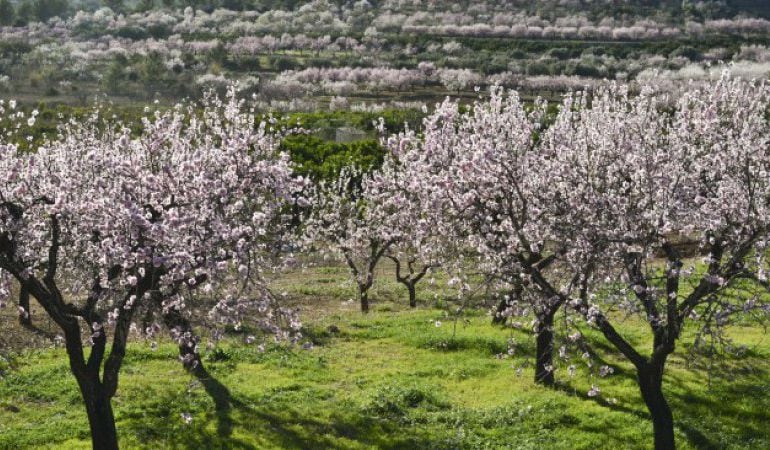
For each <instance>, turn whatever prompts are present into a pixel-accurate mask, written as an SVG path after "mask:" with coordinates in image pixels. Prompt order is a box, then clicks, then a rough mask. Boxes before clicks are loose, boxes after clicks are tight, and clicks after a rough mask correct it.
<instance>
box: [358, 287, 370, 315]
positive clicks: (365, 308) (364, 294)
mask: <svg viewBox="0 0 770 450" xmlns="http://www.w3.org/2000/svg"><path fill="white" fill-rule="evenodd" d="M358 298H359V299H360V300H361V312H362V313H364V314H368V313H369V290H368V289H364V288H363V287H362V286H359V287H358Z"/></svg>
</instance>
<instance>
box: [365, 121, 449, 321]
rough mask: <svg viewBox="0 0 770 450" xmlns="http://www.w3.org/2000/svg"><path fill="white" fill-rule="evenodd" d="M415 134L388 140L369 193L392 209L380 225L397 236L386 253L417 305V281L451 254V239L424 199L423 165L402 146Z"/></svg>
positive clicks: (400, 280)
mask: <svg viewBox="0 0 770 450" xmlns="http://www.w3.org/2000/svg"><path fill="white" fill-rule="evenodd" d="M407 136H411V137H414V133H413V132H412V131H410V130H408V129H407V130H406V131H405V132H403V133H401V134H399V135H397V136H393V137H391V138H389V139H388V140H387V141H386V142H385V146H386V147H387V148H389V150H390V152H389V154H388V155H386V158H385V161H384V163H383V165H382V167H381V168H380V169H378V170H377V171H375V172H374V173H372V176H371V177H370V181H369V183H368V189H367V195H368V196H369V197H374V198H376V199H378V200H377V201H379V202H380V203H381V204H383V208H384V209H386V210H388V211H390V213H389V214H387V215H384V216H383V217H382V219H383V221H382V222H381V223H380V224H379V226H380V227H381V228H382V229H383V231H386V232H389V233H390V234H391V235H392V236H393V237H397V239H396V240H395V241H394V242H393V244H392V245H391V247H390V248H389V249H388V251H387V252H386V253H385V257H387V258H388V259H390V260H392V261H393V263H394V264H395V266H396V273H395V275H396V281H397V282H399V283H401V284H402V285H404V287H405V288H406V290H407V292H408V295H409V306H410V307H412V308H415V307H416V306H417V288H416V286H417V283H419V282H420V281H422V280H423V279H424V278H425V276H426V275H428V274H429V273H431V271H433V270H434V269H436V268H438V267H440V266H441V265H442V264H441V262H442V260H443V259H444V258H445V257H447V256H448V255H451V252H450V251H449V249H450V248H451V247H452V245H451V242H450V241H449V240H447V239H445V237H444V236H442V235H441V233H440V232H439V230H438V228H437V227H436V226H435V225H436V223H435V221H434V220H433V219H434V217H435V216H436V211H432V210H430V208H428V207H426V205H428V204H429V202H427V201H425V199H424V198H423V195H422V193H423V191H424V189H423V186H422V183H423V181H424V180H423V179H422V174H421V173H419V172H417V171H416V170H420V169H421V168H420V166H419V165H417V164H412V161H410V158H412V157H414V156H415V155H416V152H409V151H407V150H406V146H405V145H403V144H404V143H406V142H409V140H408V139H407Z"/></svg>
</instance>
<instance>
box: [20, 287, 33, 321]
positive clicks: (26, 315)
mask: <svg viewBox="0 0 770 450" xmlns="http://www.w3.org/2000/svg"><path fill="white" fill-rule="evenodd" d="M19 307H20V308H22V309H23V310H24V312H19V324H21V325H22V326H24V327H29V326H32V312H31V311H30V309H29V291H28V290H27V288H25V287H24V286H21V288H20V290H19Z"/></svg>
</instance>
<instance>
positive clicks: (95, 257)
mask: <svg viewBox="0 0 770 450" xmlns="http://www.w3.org/2000/svg"><path fill="white" fill-rule="evenodd" d="M202 106H203V109H202V111H201V112H199V111H197V110H195V109H194V108H192V107H191V108H190V109H188V110H185V109H184V108H182V107H178V108H176V109H174V110H172V111H170V112H167V113H163V114H161V113H156V114H155V115H154V116H152V117H150V118H147V119H145V120H144V123H143V128H144V130H143V131H142V132H141V133H140V135H139V136H132V134H131V132H130V131H129V130H128V129H127V128H124V127H120V126H112V125H111V124H109V123H108V122H105V121H102V120H101V119H100V118H99V116H98V114H94V116H93V117H92V118H91V120H89V121H87V123H86V124H84V125H76V124H72V123H71V124H69V125H67V126H65V127H64V128H63V129H62V130H61V132H60V135H59V137H58V138H56V139H54V140H51V141H49V142H47V143H46V144H44V145H42V146H41V147H40V148H38V149H37V150H36V151H34V152H29V153H21V152H19V151H18V150H17V148H16V146H15V145H14V144H11V143H7V142H0V173H2V179H1V180H0V278H2V279H3V280H4V282H3V283H0V285H2V286H3V287H2V288H0V291H1V292H2V294H3V296H2V297H0V302H8V301H12V299H10V298H9V293H10V290H9V289H8V288H7V287H6V286H7V280H8V277H10V278H12V279H13V280H15V282H16V283H18V284H19V285H20V286H21V288H22V289H23V290H24V291H26V292H27V293H28V294H29V295H30V296H31V297H32V298H33V299H34V300H35V301H36V302H37V303H38V304H39V305H40V306H41V307H42V309H43V310H44V311H45V312H46V314H47V315H48V316H50V318H51V319H52V320H53V322H54V323H55V324H56V325H57V326H58V327H59V328H60V329H61V332H62V334H63V337H64V343H65V347H66V351H67V354H68V356H69V364H70V368H71V371H72V373H73V375H74V376H75V378H76V380H77V382H78V386H79V388H80V391H81V394H82V396H83V400H84V402H85V406H86V411H87V413H88V418H89V423H90V428H91V435H92V439H93V445H94V448H99V449H110V448H117V445H118V441H117V434H116V430H115V423H114V418H113V413H112V406H111V399H112V397H113V396H114V395H115V392H116V390H117V388H118V378H119V374H120V368H121V365H122V363H123V359H124V356H125V354H126V344H127V341H128V338H129V335H130V334H131V333H130V331H131V328H132V324H133V323H134V319H135V318H136V317H137V316H138V315H139V314H140V313H141V312H142V311H145V310H147V309H152V308H159V309H160V310H162V313H163V317H164V320H165V321H166V323H167V324H168V325H169V326H172V327H175V326H177V325H180V322H178V321H175V320H174V317H177V318H179V317H189V316H190V315H192V314H197V317H196V319H198V320H201V321H203V322H206V323H210V324H211V323H214V322H220V323H221V322H225V323H234V324H238V323H240V322H241V321H244V320H247V319H248V318H249V317H250V316H253V317H255V318H260V317H261V319H258V320H259V324H260V325H261V326H262V327H263V328H264V329H265V330H267V331H270V332H277V331H279V329H280V328H279V324H280V323H281V321H282V320H290V321H291V325H294V326H296V321H294V320H293V319H292V318H291V317H290V316H288V315H285V314H284V313H285V312H286V311H284V310H282V309H281V308H279V307H278V306H277V305H276V304H275V303H274V301H273V299H272V297H271V296H270V295H269V291H268V290H267V289H266V286H265V284H264V283H263V282H262V281H261V278H260V277H259V271H260V270H261V269H263V268H264V267H265V265H266V264H269V260H268V259H267V258H266V257H265V255H266V253H267V252H266V250H268V247H269V245H270V242H271V240H272V238H273V236H274V235H276V234H278V233H280V231H281V229H282V227H283V226H284V225H285V224H286V223H287V222H288V219H287V218H286V217H285V216H284V212H285V210H286V208H285V206H286V205H287V204H289V203H291V202H292V201H294V199H295V198H296V197H295V194H296V192H297V191H298V189H299V188H300V187H301V186H300V185H301V184H302V180H301V179H298V178H295V177H293V176H292V171H291V167H290V163H289V159H288V157H287V156H286V155H284V154H282V153H280V152H279V151H278V150H277V149H278V142H279V139H280V137H279V136H277V135H275V134H274V133H272V132H271V131H270V130H269V129H268V127H269V125H267V124H265V123H262V124H260V125H259V126H258V127H256V128H255V127H254V123H255V118H254V114H253V113H251V112H249V111H247V110H245V109H244V107H243V105H242V103H240V102H238V101H236V100H235V98H234V96H231V97H230V98H229V100H228V101H227V102H224V103H223V102H220V101H219V100H217V99H214V98H208V99H207V100H205V101H204V104H203V105H202ZM2 112H5V111H2ZM234 281H237V282H234ZM207 301H209V302H208V303H207ZM209 305H210V306H209ZM207 310H208V311H209V312H208V313H206V312H205V311H207ZM175 332H176V335H177V336H178V337H179V339H180V345H181V346H182V347H187V348H190V349H193V352H194V347H195V344H194V342H187V341H186V340H188V339H190V337H191V333H190V332H189V330H182V329H176V330H175ZM87 346H90V352H87V351H86V350H85V347H87ZM189 353H190V352H188V354H189ZM183 356H184V355H183Z"/></svg>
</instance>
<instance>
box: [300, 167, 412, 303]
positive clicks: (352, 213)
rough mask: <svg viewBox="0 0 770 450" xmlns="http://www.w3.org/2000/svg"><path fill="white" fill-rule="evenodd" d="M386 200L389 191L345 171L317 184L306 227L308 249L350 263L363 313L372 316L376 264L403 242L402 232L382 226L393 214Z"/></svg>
mask: <svg viewBox="0 0 770 450" xmlns="http://www.w3.org/2000/svg"><path fill="white" fill-rule="evenodd" d="M383 194H384V195H383ZM386 197H387V192H383V191H379V190H378V189H377V188H376V187H374V186H373V185H372V181H371V175H370V174H366V173H362V172H361V171H360V170H358V169H355V168H346V169H343V171H342V172H341V173H340V175H339V177H338V178H337V179H336V180H334V181H332V182H325V181H322V182H320V183H319V184H318V186H317V187H316V190H315V193H314V195H313V196H312V197H311V198H312V200H311V202H312V203H313V208H312V210H311V213H310V216H309V217H308V218H307V220H306V222H305V224H304V226H305V228H304V234H305V239H306V241H307V244H308V246H309V247H314V246H321V247H322V248H323V249H324V251H330V252H332V253H336V254H338V255H341V256H342V257H343V258H344V259H345V263H346V264H347V266H348V268H349V269H350V272H351V275H352V276H353V279H354V281H355V283H356V287H357V293H358V300H359V302H360V304H361V312H363V313H368V312H369V289H370V288H371V287H372V285H373V284H374V271H375V269H376V268H377V264H378V263H379V262H380V260H381V259H382V257H383V256H385V254H386V253H387V252H388V250H389V249H390V247H391V246H392V245H393V244H394V243H395V242H396V241H397V240H398V235H397V234H396V232H397V230H386V229H384V228H383V227H382V226H381V224H382V223H383V222H384V219H385V217H387V215H388V214H389V213H391V212H392V209H390V207H389V205H390V202H388V201H385V198H386Z"/></svg>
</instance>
